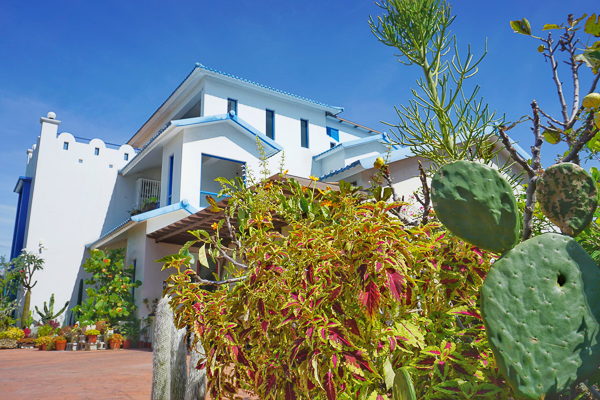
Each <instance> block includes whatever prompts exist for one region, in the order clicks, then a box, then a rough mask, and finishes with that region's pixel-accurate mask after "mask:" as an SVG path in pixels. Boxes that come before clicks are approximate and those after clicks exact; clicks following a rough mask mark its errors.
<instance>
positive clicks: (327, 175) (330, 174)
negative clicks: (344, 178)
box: [319, 160, 360, 181]
mask: <svg viewBox="0 0 600 400" xmlns="http://www.w3.org/2000/svg"><path fill="white" fill-rule="evenodd" d="M358 164H360V160H356V161H354V162H353V163H351V164H348V165H346V166H345V167H343V168H340V169H336V170H335V171H332V172H330V173H328V174H325V175H323V176H320V177H319V180H320V181H322V180H324V179H327V178H329V177H331V176H334V175H337V174H339V173H342V172H344V171H347V170H349V169H350V168H353V167H356V166H357V165H358Z"/></svg>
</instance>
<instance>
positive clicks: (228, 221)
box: [225, 211, 242, 251]
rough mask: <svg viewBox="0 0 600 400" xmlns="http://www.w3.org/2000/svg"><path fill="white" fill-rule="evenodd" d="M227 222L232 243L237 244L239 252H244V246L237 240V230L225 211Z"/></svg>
mask: <svg viewBox="0 0 600 400" xmlns="http://www.w3.org/2000/svg"><path fill="white" fill-rule="evenodd" d="M225 221H226V222H227V229H229V235H230V236H231V241H232V242H233V243H235V246H236V247H237V248H238V250H239V251H242V244H241V243H240V241H239V240H238V238H237V235H236V234H235V228H234V227H233V225H232V224H231V217H230V216H229V214H228V213H227V211H225Z"/></svg>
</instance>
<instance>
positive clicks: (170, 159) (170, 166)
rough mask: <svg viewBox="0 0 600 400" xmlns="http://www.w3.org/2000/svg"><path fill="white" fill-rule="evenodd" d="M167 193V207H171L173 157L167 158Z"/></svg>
mask: <svg viewBox="0 0 600 400" xmlns="http://www.w3.org/2000/svg"><path fill="white" fill-rule="evenodd" d="M168 189H169V190H168V192H167V205H168V206H170V205H171V200H172V198H173V156H171V157H169V188H168Z"/></svg>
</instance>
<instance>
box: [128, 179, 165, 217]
mask: <svg viewBox="0 0 600 400" xmlns="http://www.w3.org/2000/svg"><path fill="white" fill-rule="evenodd" d="M153 197H154V198H156V199H157V202H158V201H159V200H160V181H155V180H152V179H145V178H140V179H138V180H137V181H135V199H136V202H135V204H134V206H133V208H134V209H141V208H142V206H143V205H144V202H146V203H147V200H149V199H151V198H153Z"/></svg>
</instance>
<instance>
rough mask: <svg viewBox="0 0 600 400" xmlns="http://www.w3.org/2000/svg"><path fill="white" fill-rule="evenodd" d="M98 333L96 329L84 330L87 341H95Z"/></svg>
mask: <svg viewBox="0 0 600 400" xmlns="http://www.w3.org/2000/svg"><path fill="white" fill-rule="evenodd" d="M99 334H100V331H99V330H98V329H88V330H87V331H85V336H87V341H88V343H96V339H97V338H98V335H99Z"/></svg>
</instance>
